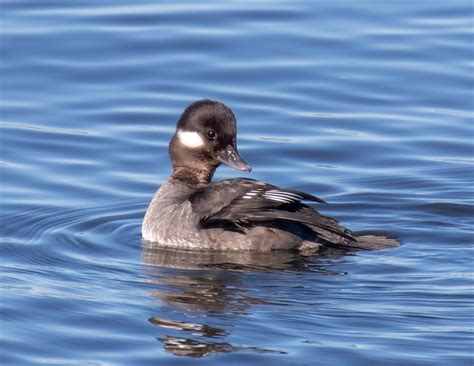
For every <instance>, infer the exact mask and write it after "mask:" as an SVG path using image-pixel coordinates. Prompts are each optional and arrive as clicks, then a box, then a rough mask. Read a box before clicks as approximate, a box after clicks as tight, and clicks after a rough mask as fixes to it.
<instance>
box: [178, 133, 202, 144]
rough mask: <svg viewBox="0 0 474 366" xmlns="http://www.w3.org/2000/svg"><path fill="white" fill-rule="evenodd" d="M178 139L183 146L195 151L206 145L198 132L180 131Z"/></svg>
mask: <svg viewBox="0 0 474 366" xmlns="http://www.w3.org/2000/svg"><path fill="white" fill-rule="evenodd" d="M178 139H179V142H181V144H183V145H184V146H187V147H190V148H193V149H194V148H196V147H200V146H203V145H204V141H203V140H202V137H201V136H200V135H199V134H198V133H197V132H196V131H183V130H178Z"/></svg>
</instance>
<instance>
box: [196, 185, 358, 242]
mask: <svg viewBox="0 0 474 366" xmlns="http://www.w3.org/2000/svg"><path fill="white" fill-rule="evenodd" d="M302 201H312V202H318V203H325V202H324V201H323V200H322V199H320V198H318V197H316V196H313V195H310V194H308V193H304V192H300V191H297V190H294V189H284V188H280V187H277V186H274V185H272V184H268V183H264V182H260V181H257V180H253V179H245V178H237V179H229V180H224V181H221V182H217V183H213V184H211V185H209V186H208V187H206V188H205V189H203V190H201V191H198V192H196V193H195V194H194V195H193V196H192V197H191V202H192V205H193V211H194V212H196V213H198V214H199V217H200V223H201V225H202V226H214V225H219V224H229V223H230V224H233V225H235V226H237V227H244V226H246V225H252V224H255V223H258V222H263V221H270V220H289V221H293V222H298V223H300V224H303V225H305V226H307V227H309V228H310V229H312V230H313V231H314V232H315V233H316V234H318V235H319V236H320V237H321V238H322V239H324V240H326V241H328V242H330V243H335V244H343V243H344V242H347V241H355V239H354V237H353V236H352V235H351V233H350V231H349V230H348V229H346V228H344V227H343V226H341V225H339V223H338V222H337V221H336V220H335V219H333V218H330V217H326V216H323V215H321V214H319V213H318V212H317V211H315V210H314V209H313V208H311V207H309V206H307V205H305V204H304V203H302Z"/></svg>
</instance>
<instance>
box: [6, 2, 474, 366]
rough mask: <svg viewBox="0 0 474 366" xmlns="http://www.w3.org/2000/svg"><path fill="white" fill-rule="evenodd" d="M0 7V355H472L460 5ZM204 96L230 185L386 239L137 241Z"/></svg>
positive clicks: (469, 165) (207, 358)
mask: <svg viewBox="0 0 474 366" xmlns="http://www.w3.org/2000/svg"><path fill="white" fill-rule="evenodd" d="M1 7H2V19H1V32H2V35H1V38H0V47H1V57H2V62H1V66H0V67H1V80H0V98H1V121H2V125H1V130H0V139H1V141H0V142H1V144H0V146H1V160H0V174H1V183H0V184H1V186H0V187H1V200H2V206H1V217H2V225H1V228H2V229H1V233H2V238H1V244H0V254H1V262H0V264H1V275H2V279H1V282H0V283H1V285H0V288H1V295H0V296H1V305H2V316H1V319H2V320H1V322H2V323H1V331H0V341H1V350H2V351H1V356H0V357H1V362H2V364H5V365H33V364H53V365H66V364H67V365H85V364H91V365H96V364H98V365H156V364H180V365H184V364H189V363H195V362H199V361H200V360H202V362H205V363H206V364H208V365H242V364H258V365H272V366H277V365H318V364H319V365H331V364H333V365H342V364H344V365H367V364H369V363H370V364H384V365H401V364H403V365H448V364H449V365H471V364H472V363H473V357H474V356H473V345H474V338H473V329H474V319H473V314H474V313H473V310H474V309H473V301H472V300H473V295H472V294H473V272H472V268H473V267H472V265H473V246H472V242H473V240H472V238H473V207H474V199H473V198H474V195H473V189H472V187H473V162H474V159H473V158H474V150H473V137H474V136H473V134H474V131H473V119H472V110H473V76H472V75H474V72H473V59H472V27H473V21H472V19H473V18H472V14H473V9H472V3H471V2H469V1H455V2H447V3H443V4H441V3H440V2H437V3H434V2H428V1H419V2H415V3H413V2H406V1H398V2H390V3H388V2H378V1H358V2H356V3H348V2H343V1H321V2H297V3H293V2H292V3H286V2H284V3H280V2H272V3H267V2H259V3H250V2H242V3H237V2H229V3H222V2H201V3H199V4H197V3H178V4H173V3H163V2H150V1H143V0H140V1H134V2H124V1H114V2H112V1H105V2H96V1H74V2H70V1H3V2H2V3H1ZM201 98H212V99H217V100H220V101H222V102H224V103H226V104H227V105H229V106H230V107H231V108H232V109H233V111H234V113H235V114H236V116H237V119H238V123H239V149H240V151H241V153H242V155H243V156H244V157H245V159H246V160H248V161H249V162H250V163H251V164H252V165H253V168H254V170H253V172H252V174H251V175H249V177H252V178H255V179H261V180H265V181H269V182H272V183H274V184H277V185H281V186H283V187H291V188H295V189H301V190H305V191H308V192H309V193H312V194H316V195H318V196H320V197H322V198H323V199H325V200H326V201H328V202H330V204H329V205H327V206H325V207H322V208H321V211H322V212H323V213H325V214H328V215H331V216H335V217H338V218H339V219H340V220H341V221H342V223H343V224H344V225H346V226H348V227H350V228H352V229H353V230H355V231H362V232H366V231H375V232H383V233H387V234H390V235H393V236H395V237H398V238H400V240H401V241H402V243H403V245H402V246H401V247H399V248H396V249H393V250H386V251H380V252H358V253H352V254H345V253H341V252H335V251H329V252H326V253H324V255H321V256H319V257H302V256H299V255H297V254H290V253H274V254H272V255H249V254H248V253H247V254H245V253H243V254H238V255H236V254H234V255H231V254H222V255H216V254H209V253H201V254H199V255H196V254H193V255H190V254H189V253H186V252H176V251H157V250H151V249H150V248H148V247H146V246H145V247H143V246H142V242H141V237H140V225H141V220H142V217H143V215H144V212H145V210H146V207H147V204H148V202H149V200H150V199H151V197H152V195H153V193H154V191H155V190H156V189H157V188H158V186H159V185H160V184H161V183H162V182H163V181H164V179H166V177H167V176H168V175H169V173H170V166H169V162H168V156H167V150H166V149H167V144H168V141H169V139H170V137H171V135H172V133H173V131H174V127H175V122H176V120H177V118H178V116H179V114H180V113H181V111H182V110H183V109H184V107H185V106H187V105H188V104H189V103H191V102H192V101H194V100H197V99H201ZM238 174H239V173H238V172H235V171H232V170H231V169H228V168H221V169H220V170H219V171H218V173H217V175H216V179H223V178H228V177H235V176H237V175H238Z"/></svg>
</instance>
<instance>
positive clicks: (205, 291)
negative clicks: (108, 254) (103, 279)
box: [142, 240, 346, 357]
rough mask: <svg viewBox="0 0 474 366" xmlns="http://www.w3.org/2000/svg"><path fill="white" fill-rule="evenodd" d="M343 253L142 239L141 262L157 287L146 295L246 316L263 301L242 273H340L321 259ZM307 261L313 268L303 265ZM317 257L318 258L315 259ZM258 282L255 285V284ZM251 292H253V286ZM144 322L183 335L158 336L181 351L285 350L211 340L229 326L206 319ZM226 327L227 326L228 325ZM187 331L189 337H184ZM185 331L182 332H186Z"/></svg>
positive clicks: (185, 307)
mask: <svg viewBox="0 0 474 366" xmlns="http://www.w3.org/2000/svg"><path fill="white" fill-rule="evenodd" d="M344 254H346V253H345V252H343V251H340V250H336V249H327V250H324V252H319V253H317V257H315V255H316V254H313V255H303V254H301V253H300V252H297V251H294V252H293V251H275V252H272V253H258V252H202V251H186V250H175V249H170V248H160V247H157V246H156V244H153V243H150V242H147V241H145V240H142V263H143V265H145V268H146V271H147V273H148V275H149V277H148V278H149V282H150V283H152V284H154V285H156V287H157V288H159V290H152V291H150V292H149V295H150V296H152V297H156V298H158V299H159V300H160V302H161V303H163V304H166V305H168V306H169V307H170V308H173V309H174V313H175V314H176V310H177V309H181V312H182V314H185V315H186V316H189V313H190V312H191V313H195V314H199V315H200V316H204V317H205V318H208V317H209V316H211V315H212V314H219V313H221V314H234V315H235V316H237V315H245V314H248V313H251V312H252V310H251V309H249V308H251V307H252V306H255V305H265V304H266V303H267V301H266V300H264V299H262V298H259V297H256V296H250V295H249V294H248V293H247V291H246V290H245V286H243V285H242V276H243V275H244V274H245V273H246V272H252V271H275V270H276V271H285V270H286V271H310V270H311V271H317V272H320V273H323V274H326V275H343V274H344V273H340V272H334V271H330V270H328V269H327V268H325V267H327V266H328V263H327V262H325V259H328V258H337V257H339V256H341V255H344ZM308 260H312V261H311V262H312V268H311V269H309V268H308V267H307V263H308ZM318 261H319V262H320V263H318ZM256 285H257V286H258V284H256ZM252 292H253V293H258V292H259V291H258V287H257V288H254V289H253V291H252ZM148 320H149V322H150V323H152V324H154V325H157V326H159V327H160V328H163V329H173V330H175V331H179V332H180V333H182V334H184V335H183V337H181V338H180V337H169V336H167V337H161V338H158V339H159V341H160V342H162V343H163V346H164V349H165V350H166V351H168V352H171V353H173V354H176V355H180V356H192V357H201V356H207V355H211V354H214V353H221V352H225V353H227V352H235V351H254V352H270V353H280V354H285V353H286V352H285V351H281V350H273V349H263V348H259V347H242V346H234V345H231V344H230V343H227V342H210V339H213V338H216V337H218V338H219V339H225V338H226V337H227V336H228V335H229V334H230V330H227V329H222V328H218V327H214V326H210V325H207V324H201V323H189V322H185V321H180V320H176V319H165V318H162V317H158V316H153V317H150V318H149V319H148ZM229 328H231V327H229ZM188 334H191V335H192V336H194V338H189V337H187V335H188ZM185 336H186V337H185Z"/></svg>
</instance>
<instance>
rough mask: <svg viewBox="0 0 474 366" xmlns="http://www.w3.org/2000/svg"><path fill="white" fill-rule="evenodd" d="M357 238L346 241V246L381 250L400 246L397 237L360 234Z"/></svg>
mask: <svg viewBox="0 0 474 366" xmlns="http://www.w3.org/2000/svg"><path fill="white" fill-rule="evenodd" d="M354 239H355V240H350V241H346V242H345V243H344V246H345V247H347V248H350V249H362V250H380V249H388V248H394V247H398V246H399V245H400V242H399V241H398V240H396V239H392V238H388V237H386V236H382V235H359V236H354Z"/></svg>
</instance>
